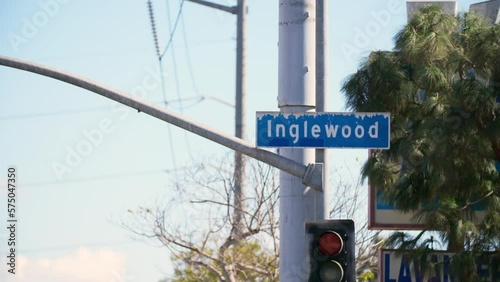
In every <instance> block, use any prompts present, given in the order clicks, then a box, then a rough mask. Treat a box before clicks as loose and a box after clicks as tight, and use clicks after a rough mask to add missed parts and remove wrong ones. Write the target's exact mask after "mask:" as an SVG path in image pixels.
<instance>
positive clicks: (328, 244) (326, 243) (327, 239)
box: [318, 231, 344, 256]
mask: <svg viewBox="0 0 500 282" xmlns="http://www.w3.org/2000/svg"><path fill="white" fill-rule="evenodd" d="M318 243H319V252H320V253H322V254H323V255H326V256H336V255H338V254H339V253H340V252H341V251H342V248H343V247H344V240H342V237H340V235H339V234H338V233H337V232H333V231H330V232H326V233H323V234H321V236H320V237H319V241H318Z"/></svg>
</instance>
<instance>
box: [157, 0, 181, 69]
mask: <svg viewBox="0 0 500 282" xmlns="http://www.w3.org/2000/svg"><path fill="white" fill-rule="evenodd" d="M167 1H168V0H167ZM167 5H168V3H167ZM183 6H184V0H182V1H181V3H180V4H179V11H178V12H177V18H176V19H175V23H174V27H173V29H172V31H171V33H170V38H169V40H168V42H167V45H166V46H165V50H163V52H162V53H161V55H160V60H161V58H163V56H164V55H165V53H166V52H167V50H168V48H169V47H170V44H172V40H173V39H174V35H175V30H176V29H177V24H178V23H179V19H180V17H181V13H182V7H183Z"/></svg>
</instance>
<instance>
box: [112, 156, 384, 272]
mask: <svg viewBox="0 0 500 282" xmlns="http://www.w3.org/2000/svg"><path fill="white" fill-rule="evenodd" d="M231 163H232V162H231V161H230V160H229V157H228V158H226V159H223V160H218V161H206V162H203V163H200V164H199V165H197V166H195V167H193V168H191V169H187V170H186V171H185V173H184V175H183V177H182V178H181V177H178V178H179V179H181V180H180V181H178V182H177V183H175V196H174V197H173V199H171V200H170V201H169V202H168V203H167V204H165V203H157V204H156V207H155V208H145V207H139V208H137V209H134V210H131V211H130V213H131V217H130V219H129V220H126V221H124V223H123V224H122V225H123V227H124V228H126V229H127V230H128V231H130V232H131V233H132V234H134V235H136V236H137V237H139V238H150V239H152V240H153V241H155V242H159V243H161V245H163V246H165V247H166V248H168V249H169V250H170V251H171V253H172V255H173V259H174V261H176V262H177V265H176V273H175V276H176V277H174V279H173V280H174V281H194V280H196V281H278V276H279V272H278V265H279V233H278V230H279V229H278V224H279V222H278V219H279V215H278V210H279V209H278V200H279V199H278V194H279V193H278V189H279V183H278V173H277V170H275V169H273V168H271V167H269V166H267V165H264V164H262V163H259V162H256V161H249V162H248V171H249V173H248V174H247V193H248V195H246V199H245V202H246V207H245V208H244V214H245V216H244V218H243V222H244V232H243V233H242V236H241V238H235V237H234V234H235V232H234V228H236V224H235V221H234V213H235V210H236V207H235V206H234V190H233V187H234V185H233V168H232V165H231ZM348 178H350V177H347V178H346V175H344V174H341V173H340V172H339V173H336V176H335V177H334V180H335V181H334V183H333V185H332V187H333V189H335V193H334V194H335V195H336V197H335V198H334V199H333V200H332V205H331V206H332V207H333V209H332V210H331V213H330V214H331V215H332V217H334V218H354V219H356V222H357V228H356V229H357V230H356V231H357V232H356V242H357V247H358V250H357V255H358V267H362V268H363V269H369V268H370V267H373V263H375V266H376V261H374V260H373V259H371V258H370V256H373V252H372V251H371V249H370V246H371V245H372V244H373V240H374V238H376V237H375V236H376V235H377V234H376V233H373V232H370V231H368V230H367V225H366V208H365V207H366V200H367V199H366V195H367V193H364V192H363V190H362V189H363V188H362V187H361V185H360V183H359V179H358V178H357V177H356V178H354V179H348ZM339 195H340V196H339ZM179 262H180V264H179ZM370 269H371V268H370ZM188 272H189V275H191V276H194V277H191V279H192V280H190V278H188V277H186V275H187V273H188ZM180 276H182V277H180Z"/></svg>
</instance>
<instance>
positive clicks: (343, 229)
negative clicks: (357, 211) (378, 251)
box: [306, 219, 356, 282]
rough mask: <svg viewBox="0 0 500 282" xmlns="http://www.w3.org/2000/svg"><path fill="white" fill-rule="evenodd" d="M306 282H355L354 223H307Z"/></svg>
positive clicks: (321, 221) (324, 221) (345, 221)
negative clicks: (307, 271) (307, 264)
mask: <svg viewBox="0 0 500 282" xmlns="http://www.w3.org/2000/svg"><path fill="white" fill-rule="evenodd" d="M306 236H307V242H308V248H309V249H308V252H309V253H308V254H309V257H308V258H309V262H310V271H309V280H308V281H309V282H355V281H356V265H355V262H354V259H355V258H354V256H355V254H354V245H355V237H354V221H352V220H350V219H343V220H317V221H308V222H306Z"/></svg>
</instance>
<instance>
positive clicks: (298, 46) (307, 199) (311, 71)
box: [278, 0, 325, 281]
mask: <svg viewBox="0 0 500 282" xmlns="http://www.w3.org/2000/svg"><path fill="white" fill-rule="evenodd" d="M315 60H316V0H300V1H297V0H281V1H280V3H279V67H278V106H279V107H280V111H281V112H282V113H304V112H313V111H314V110H315V106H316V97H315V92H316V91H315V90H316V62H315ZM280 155H282V156H284V157H286V158H289V159H292V160H294V161H296V162H299V163H302V164H306V163H314V162H315V149H301V148H280ZM324 218H325V204H324V197H323V192H322V191H317V190H314V189H309V187H307V186H305V185H304V184H303V183H302V181H301V180H300V179H299V178H297V177H295V176H293V175H290V174H289V173H287V172H283V171H282V172H281V174H280V280H281V281H305V279H306V278H307V272H308V269H309V266H308V265H307V261H306V257H307V256H306V253H307V251H306V241H305V222H306V221H307V220H316V219H324Z"/></svg>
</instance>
